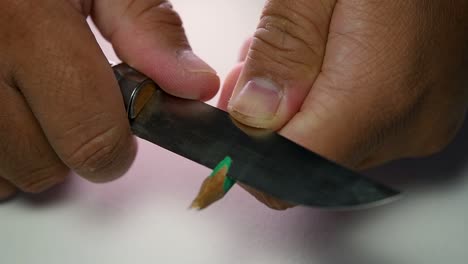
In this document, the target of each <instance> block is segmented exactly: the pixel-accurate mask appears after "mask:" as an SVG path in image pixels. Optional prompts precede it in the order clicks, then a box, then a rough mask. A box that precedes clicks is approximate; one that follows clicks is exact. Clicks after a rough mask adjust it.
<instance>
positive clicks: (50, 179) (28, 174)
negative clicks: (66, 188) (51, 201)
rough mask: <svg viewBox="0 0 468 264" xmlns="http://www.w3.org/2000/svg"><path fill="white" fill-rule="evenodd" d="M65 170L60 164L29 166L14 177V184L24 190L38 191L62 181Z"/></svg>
mask: <svg viewBox="0 0 468 264" xmlns="http://www.w3.org/2000/svg"><path fill="white" fill-rule="evenodd" d="M67 172H68V171H67V170H66V169H65V168H64V166H63V165H62V164H51V165H47V166H43V167H31V168H28V169H27V170H24V171H22V172H20V174H19V176H17V177H15V179H14V183H15V185H16V186H17V187H18V188H19V189H21V190H22V191H24V192H28V193H40V192H42V191H45V190H47V189H49V188H51V187H52V186H54V185H57V184H58V183H60V182H62V181H63V180H64V179H65V176H66V174H67Z"/></svg>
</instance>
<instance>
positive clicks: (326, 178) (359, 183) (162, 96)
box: [112, 63, 399, 209]
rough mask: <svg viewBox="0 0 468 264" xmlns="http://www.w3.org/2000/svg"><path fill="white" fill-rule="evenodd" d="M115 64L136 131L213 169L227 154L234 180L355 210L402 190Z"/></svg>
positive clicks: (300, 200)
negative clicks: (365, 175) (175, 95)
mask: <svg viewBox="0 0 468 264" xmlns="http://www.w3.org/2000/svg"><path fill="white" fill-rule="evenodd" d="M112 68H113V71H114V74H115V76H116V78H117V81H118V83H119V86H120V90H121V92H122V96H123V99H124V104H125V108H126V110H127V114H128V118H129V121H130V125H131V129H132V131H133V133H134V134H135V135H136V136H138V137H140V138H142V139H145V140H147V141H150V142H152V143H154V144H156V145H158V146H160V147H162V148H165V149H167V150H169V151H172V152H174V153H176V154H178V155H181V156H183V157H185V158H187V159H190V160H192V161H195V162H197V163H199V164H201V165H204V166H206V167H208V168H210V169H213V168H215V167H216V165H217V164H218V163H219V162H220V161H221V160H223V159H224V158H225V157H226V156H229V157H231V159H232V161H233V164H232V167H231V168H230V170H229V174H228V176H229V177H230V178H232V179H234V180H236V181H239V182H241V183H243V184H245V185H248V186H250V187H253V188H255V189H257V190H259V191H263V192H265V193H268V194H270V195H272V196H273V197H276V198H278V199H281V200H284V201H287V202H290V203H293V204H299V205H306V206H312V207H318V208H326V209H350V208H362V207H370V206H375V205H380V204H384V203H387V202H390V201H393V200H395V198H397V197H398V196H399V192H398V191H396V190H394V189H392V188H390V187H387V186H385V185H383V184H381V183H378V182H376V181H373V180H371V179H368V178H366V177H364V176H362V175H359V174H358V173H356V172H354V171H351V170H349V169H347V168H344V167H342V166H340V165H338V164H336V163H334V162H332V161H330V160H327V159H326V158H324V157H321V156H320V155H318V154H316V153H314V152H312V151H309V150H307V149H306V148H304V147H302V146H300V145H298V144H295V143H294V142H292V141H290V140H288V139H286V138H285V137H282V136H281V135H279V134H277V133H275V132H272V131H266V130H259V131H256V132H260V133H254V132H255V129H251V128H247V127H245V126H242V125H240V124H238V123H236V122H235V121H234V120H233V119H231V117H230V116H229V114H228V113H226V112H224V111H222V110H220V109H218V108H215V107H212V106H210V105H208V104H205V103H203V102H200V101H194V100H187V99H182V98H178V97H174V96H172V95H169V94H167V93H165V92H164V91H163V90H162V89H161V88H160V87H159V86H158V85H157V84H156V83H155V82H153V81H152V80H151V79H149V78H148V77H146V76H145V75H143V74H142V73H140V72H138V71H137V70H135V69H133V68H131V67H130V66H129V65H127V64H124V63H122V64H118V65H115V66H113V67H112Z"/></svg>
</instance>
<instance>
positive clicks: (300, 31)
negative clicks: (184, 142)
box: [228, 0, 335, 129]
mask: <svg viewBox="0 0 468 264" xmlns="http://www.w3.org/2000/svg"><path fill="white" fill-rule="evenodd" d="M334 4H335V1H334V0H327V1H323V0H313V1H310V0H296V1H281V0H276V1H275V0H270V1H267V4H266V6H265V8H264V10H263V14H262V17H261V20H260V23H259V25H258V28H257V30H256V32H255V34H254V38H253V40H252V44H251V45H250V49H249V52H248V54H247V59H246V60H245V66H244V68H243V70H242V73H241V75H240V78H239V81H238V83H237V85H236V88H235V89H234V93H233V98H232V99H231V101H230V103H229V106H228V109H229V112H230V113H231V115H232V116H233V117H234V118H236V119H237V120H238V121H240V122H242V123H245V124H247V125H250V126H254V127H260V128H271V129H279V128H281V127H282V126H283V125H284V124H285V123H286V122H287V121H288V120H289V119H290V118H291V117H292V116H293V115H294V114H295V113H296V112H297V111H298V110H299V107H300V105H301V104H302V102H303V100H304V98H305V96H306V95H307V93H308V91H309V90H310V88H311V87H312V84H313V83H314V81H315V78H316V77H317V75H318V74H319V72H320V68H321V65H322V60H323V56H324V52H325V45H326V39H327V34H328V26H329V22H330V19H331V14H332V11H333V7H334Z"/></svg>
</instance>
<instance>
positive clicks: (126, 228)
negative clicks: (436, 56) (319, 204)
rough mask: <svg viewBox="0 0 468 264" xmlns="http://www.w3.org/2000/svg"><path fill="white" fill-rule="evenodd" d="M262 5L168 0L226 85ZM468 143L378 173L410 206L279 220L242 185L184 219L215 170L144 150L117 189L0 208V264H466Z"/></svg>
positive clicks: (72, 188) (80, 186) (290, 214)
mask: <svg viewBox="0 0 468 264" xmlns="http://www.w3.org/2000/svg"><path fill="white" fill-rule="evenodd" d="M262 2H263V1H252V0H243V1H239V0H236V1H234V0H231V1H230V0H209V1H208V0H204V1H193V0H177V1H176V0H174V1H173V3H174V6H175V8H176V9H177V10H179V11H180V13H181V15H182V17H183V19H184V21H185V24H186V30H187V33H188V36H189V38H190V41H191V43H192V46H193V47H194V49H195V51H196V52H197V53H198V54H199V55H201V56H202V57H203V58H205V59H206V60H207V61H208V62H209V63H210V64H211V65H213V66H214V68H216V69H217V70H218V71H219V73H220V75H221V76H222V77H223V76H225V75H226V73H227V71H228V70H229V68H230V67H231V66H232V65H234V64H235V60H236V58H237V51H238V47H239V46H240V44H241V43H242V42H243V40H244V39H245V38H246V37H247V36H249V34H250V33H251V32H252V31H253V30H254V28H255V24H256V20H257V18H258V15H259V12H260V10H261V7H262ZM100 41H102V40H100ZM103 46H104V48H105V49H106V53H107V54H109V57H110V58H112V54H111V53H109V51H108V47H107V48H106V47H105V45H103ZM467 136H468V127H467V126H466V125H465V128H464V130H463V131H462V133H461V134H460V135H459V137H458V139H457V140H456V141H455V142H454V143H453V144H452V145H451V146H450V147H449V148H448V149H447V150H446V151H445V152H444V153H441V154H440V155H437V156H435V157H432V158H429V159H424V160H417V161H416V160H415V161H401V162H397V163H394V164H392V165H389V166H386V167H384V168H380V169H378V170H374V171H373V172H371V173H370V174H371V175H372V176H373V177H376V178H380V179H382V180H384V181H386V182H388V183H392V184H393V185H394V186H396V187H398V188H400V189H402V190H404V191H405V198H404V199H403V200H401V201H398V202H396V203H394V204H391V205H389V206H384V207H381V208H377V209H373V210H367V211H359V212H351V213H344V212H323V211H319V210H315V209H310V208H295V209H292V210H288V211H286V212H275V211H271V210H269V209H267V208H265V207H264V206H263V205H261V204H259V203H257V202H256V201H255V200H254V199H253V198H251V197H250V196H249V195H247V194H246V192H244V191H242V190H241V189H240V188H238V187H235V188H234V189H233V191H232V192H230V193H229V195H228V196H227V197H226V198H225V199H224V200H223V201H221V202H219V203H217V204H215V205H214V206H213V207H212V208H210V209H208V210H206V211H203V212H195V211H190V210H187V207H188V205H189V203H190V202H191V199H192V198H193V196H194V195H195V193H196V192H197V188H198V186H199V184H200V182H201V181H202V179H203V178H204V177H205V176H206V175H207V174H208V173H209V171H208V169H206V168H203V167H201V166H198V165H196V164H194V163H192V162H190V161H187V160H184V159H183V158H180V157H178V156H176V155H175V154H172V153H169V152H167V151H165V150H162V149H160V148H159V147H156V146H153V145H150V144H148V143H145V142H143V141H139V143H140V151H139V154H138V157H137V159H136V162H135V164H134V166H133V167H132V169H131V170H130V171H129V172H128V173H127V175H126V176H124V177H123V178H121V179H120V180H118V181H115V182H112V183H109V184H105V185H94V184H91V183H87V182H85V181H84V180H81V179H79V178H78V177H74V176H73V177H72V178H71V180H70V181H69V182H68V183H67V184H65V185H64V186H62V187H61V188H59V189H56V190H53V191H51V192H49V193H46V194H44V195H41V196H36V197H24V196H22V197H18V198H17V199H15V200H12V201H10V202H8V203H4V204H0V263H2V264H3V263H5V264H10V263H13V264H16V263H21V264H22V263H47V264H59V263H60V264H63V263H73V264H74V263H76V264H84V263H100V264H106V263H109V264H110V263H112V264H114V263H204V264H207V263H236V264H237V263H255V264H259V263H266V264H276V263H321V264H322V263H323V264H339V263H351V264H353V263H356V264H371V263H372V264H375V263H399V264H401V263H412V264H414V263H424V264H431V263H434V264H440V263H467V259H468V252H467V251H468V228H467V227H468V208H467V207H468V178H467V177H468V166H467V163H468V162H467V161H468V154H467V151H466V150H467V149H468V137H467ZM175 165H176V166H175Z"/></svg>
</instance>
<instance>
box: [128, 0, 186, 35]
mask: <svg viewBox="0 0 468 264" xmlns="http://www.w3.org/2000/svg"><path fill="white" fill-rule="evenodd" d="M133 3H134V4H133V5H131V6H130V7H129V8H130V11H131V13H132V14H134V17H136V18H141V19H144V20H145V21H147V22H149V23H148V26H151V27H152V28H154V27H156V28H159V29H162V30H168V33H169V30H171V31H174V30H176V31H180V30H181V28H182V19H181V18H180V16H179V14H178V13H177V12H176V11H175V10H174V9H173V8H172V5H171V4H170V2H169V1H164V0H157V1H146V2H145V3H144V4H141V2H140V1H133Z"/></svg>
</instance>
